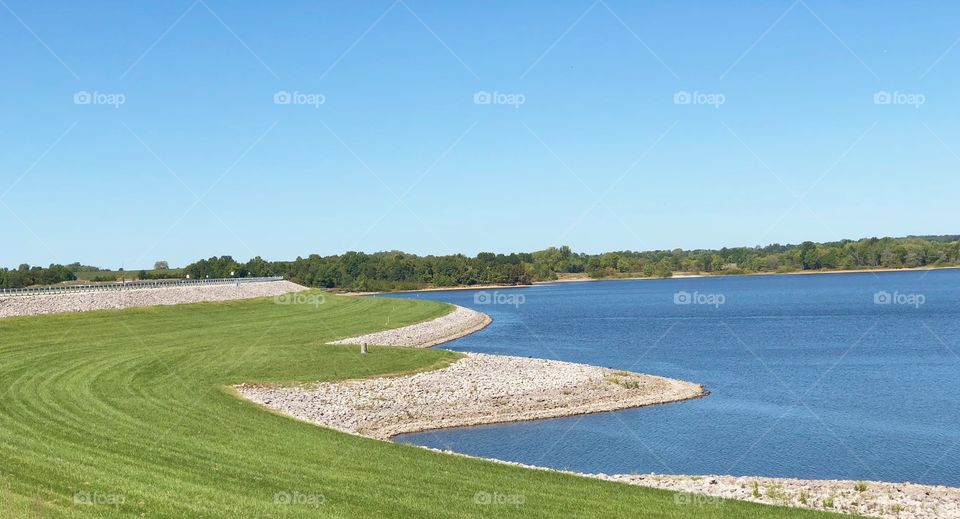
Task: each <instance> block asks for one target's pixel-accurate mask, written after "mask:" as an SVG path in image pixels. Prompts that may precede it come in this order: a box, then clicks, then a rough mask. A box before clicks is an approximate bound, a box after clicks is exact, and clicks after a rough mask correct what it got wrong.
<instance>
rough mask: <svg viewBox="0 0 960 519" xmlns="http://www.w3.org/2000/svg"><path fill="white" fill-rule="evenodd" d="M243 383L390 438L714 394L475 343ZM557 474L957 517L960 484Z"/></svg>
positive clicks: (335, 424)
mask: <svg viewBox="0 0 960 519" xmlns="http://www.w3.org/2000/svg"><path fill="white" fill-rule="evenodd" d="M481 316H482V317H481ZM489 323H490V318H489V317H486V316H485V314H482V313H480V312H475V311H473V310H468V309H466V308H462V307H455V309H454V311H453V312H451V313H450V314H447V315H446V316H443V317H440V318H438V319H435V320H433V321H427V322H425V323H419V324H416V325H412V326H407V327H403V328H398V329H394V330H387V331H384V332H378V333H374V334H368V335H363V336H360V337H353V338H350V339H344V340H341V341H337V343H338V344H370V345H385V346H388V345H389V346H406V347H427V346H432V345H435V344H439V343H442V342H446V341H449V340H453V339H455V338H458V337H462V336H464V335H467V334H469V333H473V332H474V331H476V330H479V329H481V328H483V327H484V326H486V325H487V324H489ZM236 389H237V390H238V391H239V393H240V394H241V395H243V396H245V397H246V398H249V399H251V400H253V401H255V402H258V403H260V404H262V405H264V406H266V407H269V408H271V409H275V410H277V411H280V412H282V413H285V414H287V415H290V416H293V417H295V418H298V419H301V420H305V421H308V422H311V423H315V424H318V425H321V426H324V427H329V428H332V429H337V430H340V431H344V432H348V433H351V434H358V435H362V436H366V437H370V438H377V439H381V440H387V439H389V438H390V437H392V436H395V435H397V434H403V433H409V432H417V431H423V430H430V429H439V428H447V427H457V426H468V425H480V424H489V423H502V422H510V421H518V420H533V419H541V418H553V417H560V416H570V415H575V414H583V413H592V412H600V411H612V410H617V409H625V408H629V407H638V406H643V405H654V404H659V403H667V402H674V401H678V400H684V399H688V398H697V397H700V396H705V395H706V394H707V392H706V390H704V389H703V387H702V386H699V385H696V384H692V383H690V382H684V381H679V380H673V379H667V378H663V377H655V376H651V375H643V374H639V373H629V372H624V371H615V370H610V369H607V368H600V367H595V366H587V365H584V364H575V363H570V362H560V361H549V360H543V359H528V358H521V357H507V356H498V355H482V354H473V353H468V354H465V356H464V358H462V359H460V360H458V361H457V362H454V363H453V364H451V365H450V366H448V367H446V368H442V369H439V370H434V371H429V372H423V373H417V374H413V375H409V376H399V377H386V378H375V379H365V380H347V381H340V382H324V383H318V384H314V385H312V386H307V387H299V388H296V387H294V388H277V387H261V386H253V385H240V386H236ZM430 450H435V449H430ZM441 452H447V453H448V454H453V455H458V456H465V455H463V454H458V453H452V452H448V451H441ZM467 457H470V456H467ZM490 461H495V462H498V463H505V464H508V465H515V466H523V467H526V468H531V469H536V470H551V471H552V470H554V469H549V468H544V467H535V466H528V465H523V464H520V463H515V462H508V461H502V460H495V459H494V460H490ZM557 472H564V473H568V474H574V475H577V476H581V477H590V478H598V479H603V480H607V481H614V482H618V483H624V484H630V485H639V486H645V487H653V488H660V489H665V490H672V491H675V492H679V493H678V494H676V496H675V500H676V502H677V503H678V504H681V505H689V506H722V505H723V500H725V499H736V500H743V501H753V502H757V503H764V504H770V505H780V506H792V507H800V508H810V509H816V510H823V511H831V512H838V513H845V514H855V515H864V516H872V517H881V518H884V519H933V518H960V489H958V488H951V487H943V486H933V485H916V484H912V483H887V482H874V481H843V480H801V479H791V478H767V477H738V476H696V475H689V476H685V475H658V474H616V475H608V474H581V473H574V472H568V471H557Z"/></svg>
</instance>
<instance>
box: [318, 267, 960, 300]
mask: <svg viewBox="0 0 960 519" xmlns="http://www.w3.org/2000/svg"><path fill="white" fill-rule="evenodd" d="M954 269H960V266H948V267H903V268H873V269H852V270H796V271H793V272H744V273H742V274H702V273H701V274H692V273H677V274H674V275H673V276H670V277H653V276H626V277H603V278H592V277H589V276H569V277H563V278H560V279H553V280H549V281H534V282H533V283H531V284H529V285H457V286H453V287H430V288H414V289H409V290H391V291H379V292H377V291H372V292H334V293H336V294H337V295H341V296H373V295H382V294H405V293H415V292H454V291H458V290H506V289H510V288H532V287H535V286H541V285H551V284H554V283H582V282H594V281H650V280H656V279H695V278H728V277H746V276H793V275H803V276H813V275H817V274H875V273H878V272H921V271H931V270H954Z"/></svg>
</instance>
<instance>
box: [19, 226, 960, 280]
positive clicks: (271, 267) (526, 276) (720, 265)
mask: <svg viewBox="0 0 960 519" xmlns="http://www.w3.org/2000/svg"><path fill="white" fill-rule="evenodd" d="M956 265H960V236H958V235H946V236H909V237H905V238H865V239H862V240H857V241H854V240H842V241H837V242H827V243H813V242H809V241H808V242H804V243H801V244H796V245H780V244H773V245H767V246H765V247H733V248H722V249H697V250H682V249H674V250H657V251H615V252H605V253H602V254H586V253H578V252H574V251H572V250H571V249H570V247H567V246H563V247H550V248H548V249H546V250H541V251H536V252H522V253H512V254H494V253H490V252H482V253H480V254H477V255H476V256H474V257H469V256H466V255H463V254H454V255H447V256H417V255H415V254H408V253H405V252H400V251H387V252H377V253H373V254H366V253H363V252H346V253H344V254H339V255H334V256H319V255H316V254H313V255H310V256H308V257H306V258H297V259H295V260H293V261H267V260H264V259H263V258H261V257H259V256H258V257H255V258H253V259H251V260H249V261H247V262H244V263H241V262H238V261H236V260H234V259H233V258H232V257H230V256H219V257H212V258H209V259H202V260H199V261H196V262H194V263H191V264H190V265H187V266H186V267H184V268H183V269H182V270H179V271H177V270H167V269H168V268H169V266H168V265H167V264H166V262H158V264H157V265H155V266H159V267H163V268H162V269H160V270H156V269H155V270H154V271H151V272H147V271H140V272H139V273H137V275H136V276H131V277H138V278H139V279H149V278H152V277H173V276H180V277H186V276H190V277H191V278H193V279H202V278H207V277H209V278H223V277H233V276H236V277H250V276H283V277H284V278H286V279H289V280H291V281H294V282H296V283H300V284H302V285H306V286H312V287H320V288H329V289H342V290H351V291H378V290H411V289H416V288H426V287H452V286H470V285H519V284H529V283H532V282H534V281H550V280H554V279H558V278H559V277H564V276H571V275H572V276H577V275H581V276H589V277H592V278H617V277H670V276H673V275H674V274H680V273H689V274H712V275H730V274H753V273H789V272H797V271H816V270H858V269H870V268H912V267H936V266H939V267H944V266H956ZM91 270H93V271H103V272H104V273H105V274H104V277H106V278H107V279H108V280H112V278H111V275H110V274H106V273H109V272H110V271H106V270H103V269H98V268H96V267H89V266H84V265H80V264H79V263H74V264H71V265H50V266H49V267H46V268H43V267H31V266H29V265H20V266H19V267H18V268H16V269H13V270H8V269H0V287H3V288H18V287H24V286H31V285H52V284H56V283H61V282H64V281H72V280H75V279H77V274H78V273H81V272H90V271H91ZM84 279H89V277H87V278H84Z"/></svg>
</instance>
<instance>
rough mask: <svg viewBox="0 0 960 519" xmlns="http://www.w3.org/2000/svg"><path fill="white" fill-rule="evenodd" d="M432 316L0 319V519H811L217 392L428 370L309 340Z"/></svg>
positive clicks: (260, 305)
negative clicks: (454, 451) (342, 427)
mask: <svg viewBox="0 0 960 519" xmlns="http://www.w3.org/2000/svg"><path fill="white" fill-rule="evenodd" d="M446 311H448V308H447V307H445V306H443V305H441V304H438V303H432V302H426V301H411V300H389V299H369V298H343V297H336V296H330V295H327V296H326V297H325V302H324V303H323V304H321V305H316V306H314V305H307V304H304V305H278V304H274V302H273V301H272V300H270V299H260V300H247V301H238V302H229V303H204V304H196V305H184V306H178V307H157V308H146V309H132V310H123V311H102V312H92V313H86V314H70V315H53V316H40V317H29V318H14V319H4V320H0V517H3V518H8V517H11V518H12V517H15V518H21V517H25V518H31V517H36V518H40V517H43V518H47V517H52V518H59V517H110V518H112V517H183V518H221V517H222V518H234V517H274V518H286V517H318V516H321V517H400V516H405V517H411V516H429V517H464V516H498V517H499V516H505V517H506V516H512V517H561V516H562V517H570V516H590V517H627V516H629V517H676V518H682V517H690V518H693V517H757V518H759V517H774V516H779V517H798V518H799V517H819V516H820V515H818V514H817V513H814V512H809V511H800V510H791V509H783V508H772V507H765V506H760V505H755V504H748V503H740V502H722V503H721V504H719V505H717V506H715V505H712V504H708V505H706V506H696V505H686V506H681V505H677V504H675V501H674V495H673V494H671V493H669V492H664V491H657V490H649V489H643V488H638V487H630V486H626V485H618V484H613V483H607V482H602V481H595V480H590V479H584V478H577V477H572V476H566V475H561V474H555V473H549V472H542V471H532V470H525V469H520V468H515V467H509V466H504V465H499V464H494V463H488V462H484V461H479V460H471V459H463V458H458V457H453V456H447V455H442V454H437V453H433V452H429V451H426V450H423V449H419V448H415V447H410V446H404V445H395V444H391V443H385V442H379V441H374V440H367V439H363V438H359V437H354V436H350V435H346V434H341V433H337V432H334V431H331V430H327V429H322V428H320V427H316V426H313V425H310V424H306V423H302V422H297V421H295V420H292V419H288V418H285V417H283V416H278V415H276V414H273V413H270V412H267V411H265V410H263V409H261V408H259V407H257V406H255V405H253V404H251V403H248V402H246V401H243V400H240V399H238V398H237V397H235V396H234V395H233V394H232V393H231V392H230V390H229V389H226V386H229V385H231V384H235V383H239V382H279V383H298V382H307V381H313V380H330V379H340V378H350V377H366V376H373V375H378V374H385V373H397V372H409V371H415V370H422V369H429V368H432V367H438V366H442V365H445V364H446V363H448V362H450V361H451V360H453V359H455V358H456V357H457V354H455V353H452V352H449V351H443V350H417V349H399V348H376V347H374V348H371V353H370V354H368V355H360V354H359V352H358V351H357V349H356V348H353V347H347V346H342V347H341V346H328V345H325V342H327V341H329V340H332V339H335V338H339V337H344V336H350V335H355V334H359V333H364V332H370V331H375V330H379V329H384V328H388V327H394V326H401V325H405V324H409V323H412V322H416V321H421V320H424V319H429V318H432V317H436V316H439V315H442V314H443V313H444V312H446ZM483 492H485V493H486V494H480V496H481V497H480V498H479V499H478V498H477V496H478V493H483ZM492 495H499V496H507V498H506V500H505V504H483V503H484V502H485V498H484V496H492ZM517 496H520V497H517ZM478 501H480V503H478ZM520 501H522V504H520Z"/></svg>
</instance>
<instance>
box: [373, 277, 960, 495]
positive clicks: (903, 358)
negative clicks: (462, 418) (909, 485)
mask: <svg viewBox="0 0 960 519" xmlns="http://www.w3.org/2000/svg"><path fill="white" fill-rule="evenodd" d="M391 297H410V298H422V299H434V300H440V301H447V302H450V303H456V304H459V305H463V306H466V307H470V308H474V309H477V310H481V311H483V312H486V313H488V314H490V315H491V316H492V317H493V318H494V322H493V324H492V325H490V326H489V327H487V328H486V329H484V330H482V331H481V332H479V333H476V334H473V335H471V336H468V337H465V338H463V339H460V340H458V341H455V342H453V343H448V344H447V345H445V346H444V347H446V348H450V349H454V350H459V351H471V352H482V353H497V354H505V355H518V356H531V357H542V358H549V359H559V360H566V361H574V362H583V363H587V364H594V365H600V366H608V367H611V368H616V369H624V370H632V371H639V372H644V373H652V374H656V375H663V376H667V377H674V378H679V379H684V380H688V381H692V382H697V383H700V384H703V385H705V386H706V388H707V389H708V390H710V392H711V394H710V396H708V397H706V398H701V399H698V400H692V401H687V402H680V403H674V404H667V405H661V406H655V407H647V408H640V409H632V410H626V411H618V412H611V413H599V414H592V415H584V416H575V417H569V418H558V419H551V420H540V421H533V422H522V423H510V424H502V425H491V426H481V427H468V428H460V429H450V430H442V431H432V432H424V433H417V434H409V435H405V436H401V437H399V438H397V441H400V442H407V443H415V444H420V445H427V446H431V447H437V448H444V449H450V450H454V451H458V452H462V453H467V454H472V455H477V456H485V457H492V458H498V459H504V460H511V461H519V462H523V463H528V464H533V465H541V466H548V467H554V468H561V469H570V470H575V471H582V472H604V473H608V474H612V473H635V472H636V473H647V472H657V473H665V474H735V475H762V476H782V477H800V478H818V479H820V478H829V479H833V478H838V479H855V480H860V479H869V480H884V481H912V482H923V483H932V484H945V485H952V486H960V463H958V462H957V459H958V456H960V387H958V384H957V382H958V380H960V356H958V353H960V271H958V270H940V271H929V272H893V273H876V274H871V273H856V274H829V275H783V276H752V277H714V278H698V279H693V278H690V279H663V280H639V281H604V282H583V283H558V284H553V285H539V286H535V287H531V288H520V289H503V290H497V291H494V290H485V291H447V292H423V293H412V294H393V295H391Z"/></svg>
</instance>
